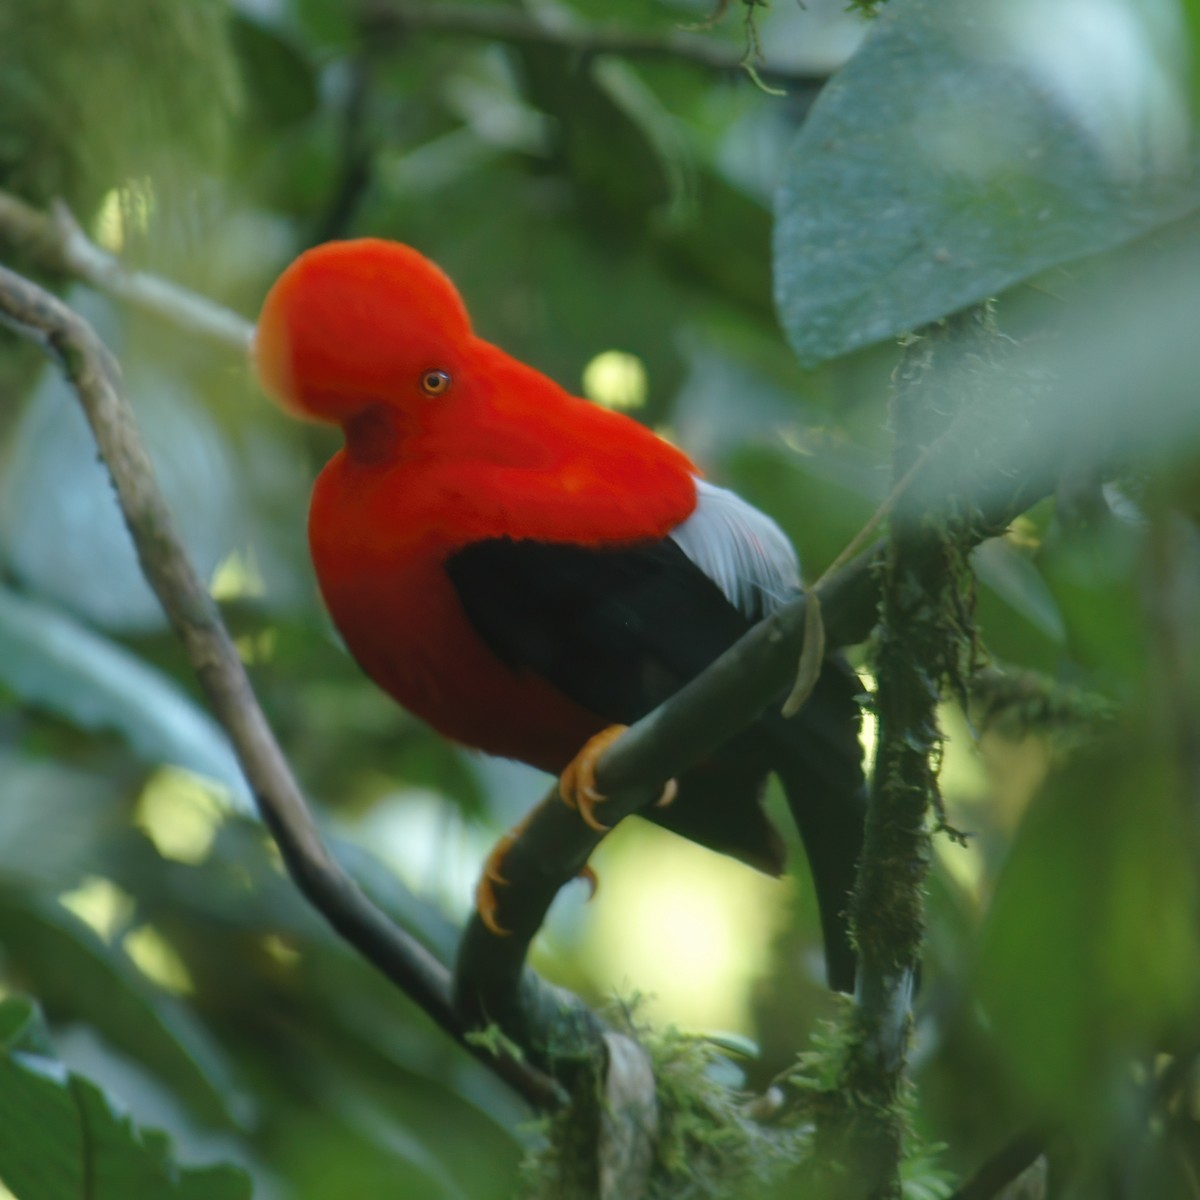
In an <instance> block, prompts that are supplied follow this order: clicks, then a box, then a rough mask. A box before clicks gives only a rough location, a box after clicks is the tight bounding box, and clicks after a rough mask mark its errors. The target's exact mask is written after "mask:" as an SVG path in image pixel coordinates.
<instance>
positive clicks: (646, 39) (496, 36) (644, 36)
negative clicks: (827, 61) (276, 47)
mask: <svg viewBox="0 0 1200 1200" xmlns="http://www.w3.org/2000/svg"><path fill="white" fill-rule="evenodd" d="M360 12H361V14H362V20H363V25H364V27H365V28H366V29H368V30H370V31H372V32H375V33H387V34H401V35H403V34H406V33H440V34H450V35H454V36H458V37H477V38H486V39H488V40H489V41H495V42H507V43H508V44H510V45H514V46H553V47H556V48H557V49H559V50H564V51H567V52H570V53H575V54H581V55H585V56H588V55H596V54H619V55H621V56H622V57H624V58H648V59H656V58H657V59H665V60H669V61H674V62H679V63H685V64H688V65H691V66H694V67H699V68H701V69H703V70H709V71H741V70H743V69H744V68H745V66H746V63H747V61H748V59H747V55H748V51H747V50H745V49H740V48H738V47H736V46H731V45H729V44H728V43H726V42H721V41H718V40H717V39H715V38H712V37H705V36H703V35H702V34H699V33H692V32H689V31H687V30H682V29H677V30H672V31H671V32H670V33H634V32H631V31H629V30H623V29H613V28H596V27H592V26H587V25H582V24H579V23H577V22H575V21H571V22H566V21H555V22H553V23H551V22H549V21H547V20H546V19H545V18H544V17H540V16H537V15H535V14H533V13H529V12H524V11H522V10H520V9H515V8H498V7H496V6H493V5H477V4H454V3H449V4H443V3H438V4H428V3H413V0H365V2H364V4H363V5H362V7H361V9H360ZM757 72H758V74H759V75H762V76H764V77H769V78H771V79H772V80H777V81H781V82H789V81H790V82H794V83H801V84H806V85H808V86H810V87H820V86H821V85H822V84H823V83H824V82H825V81H826V79H827V78H828V77H829V76H828V72H826V71H818V70H813V69H811V68H804V67H796V66H791V67H780V66H775V67H771V66H768V65H761V66H758V67H757Z"/></svg>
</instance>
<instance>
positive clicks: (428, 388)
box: [421, 371, 450, 396]
mask: <svg viewBox="0 0 1200 1200" xmlns="http://www.w3.org/2000/svg"><path fill="white" fill-rule="evenodd" d="M449 386H450V373H449V372H448V371H426V372H425V374H424V375H422V376H421V391H423V392H424V393H425V395H427V396H440V395H441V394H442V393H443V392H444V391H445V390H446V389H447V388H448V387H449Z"/></svg>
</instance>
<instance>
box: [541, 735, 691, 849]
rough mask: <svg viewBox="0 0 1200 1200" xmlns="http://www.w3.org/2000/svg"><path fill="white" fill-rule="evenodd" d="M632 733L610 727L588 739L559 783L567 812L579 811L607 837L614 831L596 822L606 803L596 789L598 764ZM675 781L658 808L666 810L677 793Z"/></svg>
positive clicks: (664, 792) (594, 827) (667, 789)
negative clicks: (617, 742)
mask: <svg viewBox="0 0 1200 1200" xmlns="http://www.w3.org/2000/svg"><path fill="white" fill-rule="evenodd" d="M628 729H629V726H628V725H610V726H609V727H608V728H607V729H602V730H601V731H600V732H599V733H598V734H596V735H595V736H594V737H591V738H589V739H588V741H587V743H586V744H585V745H584V747H583V749H582V750H580V751H579V753H578V754H577V755H575V757H574V758H573V759H572V760H571V762H570V763H569V764H568V765H567V769H566V770H565V771H563V773H562V776H561V777H560V778H559V781H558V794H559V795H560V796H561V797H562V800H563V803H564V804H565V805H566V806H567V807H568V808H574V809H576V810H578V812H579V815H580V816H581V817H582V818H583V823H584V824H585V825H586V826H587V827H588V828H589V829H594V830H595V831H596V832H597V833H607V832H608V830H609V829H611V828H612V826H610V825H605V824H604V823H603V822H601V821H599V820H597V818H596V805H597V804H601V803H603V801H604V795H603V794H602V793H601V792H600V791H599V789H598V788H597V787H596V764H597V763H598V762H599V761H600V756H601V755H602V754H603V753H604V752H605V750H607V749H608V748H609V746H611V745H612V744H613V742H615V741H616V740H617V739H618V738H619V737H620V736H621V735H622V734H623V733H625V732H626V731H627V730H628ZM678 791H679V788H678V786H677V785H676V783H675V780H673V779H671V780H668V781H667V785H666V786H665V787H664V788H663V794H662V796H661V797H659V799H658V801H657V803H656V807H657V808H666V806H667V805H668V804H670V803H671V802H672V801H673V800H674V799H675V796H676V794H677V793H678Z"/></svg>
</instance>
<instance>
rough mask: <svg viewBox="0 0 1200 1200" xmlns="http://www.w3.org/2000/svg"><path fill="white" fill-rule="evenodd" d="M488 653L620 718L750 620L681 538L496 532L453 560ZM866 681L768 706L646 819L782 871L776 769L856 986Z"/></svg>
mask: <svg viewBox="0 0 1200 1200" xmlns="http://www.w3.org/2000/svg"><path fill="white" fill-rule="evenodd" d="M446 571H447V573H448V575H449V577H450V579H451V581H452V583H453V585H454V588H455V590H456V592H457V594H458V597H459V600H460V601H461V602H462V605H463V608H464V609H465V611H466V615H467V617H468V619H469V620H470V622H471V624H472V625H473V626H474V628H475V629H476V631H477V632H478V633H479V635H480V636H481V637H482V638H483V640H484V642H486V643H487V645H488V647H489V648H490V649H491V651H492V652H493V653H494V654H495V655H496V656H497V657H498V658H500V659H501V660H503V661H504V662H506V663H507V664H508V665H509V666H510V667H512V668H513V669H514V670H528V671H533V672H535V673H536V674H538V675H539V676H541V677H542V678H544V679H546V680H547V681H548V682H550V683H551V684H553V685H554V686H555V687H556V688H558V689H559V691H561V692H562V693H563V694H564V695H566V696H568V697H569V698H570V699H571V700H573V701H575V702H576V703H577V704H580V705H582V706H583V707H584V708H586V709H588V710H590V711H591V712H594V713H595V714H596V715H597V717H599V718H601V719H602V720H604V721H607V722H610V723H621V724H632V723H633V722H634V721H636V720H637V719H638V718H640V717H642V716H644V715H645V714H646V713H648V712H649V711H650V710H651V709H653V708H655V707H657V706H658V705H659V704H661V703H662V702H663V701H664V700H666V699H667V698H668V697H669V696H671V695H672V694H674V693H675V692H676V691H678V690H679V688H680V687H682V686H683V685H684V684H685V683H687V682H688V681H689V680H690V679H692V678H694V677H695V676H696V675H698V674H699V673H700V672H701V671H703V670H704V668H705V667H707V666H708V665H709V664H710V663H711V662H713V661H714V660H715V659H716V658H718V657H719V656H720V655H721V654H722V653H723V652H724V651H725V650H726V649H728V647H729V646H730V645H732V644H733V642H735V641H736V640H737V639H738V638H739V637H740V636H741V635H742V634H743V633H745V632H746V630H747V629H748V628H749V627H750V625H751V621H750V619H749V617H748V616H747V615H744V614H743V613H742V612H740V611H739V610H738V608H736V607H735V606H734V603H733V602H732V601H731V600H730V599H728V598H727V596H726V592H725V591H724V590H723V589H722V587H721V586H719V585H718V584H717V583H716V582H714V580H713V579H712V578H711V577H710V576H709V575H708V574H707V573H706V571H705V570H703V569H702V568H701V567H700V566H698V565H697V564H696V563H695V562H694V561H693V559H692V558H691V557H689V554H688V553H687V552H685V550H684V549H683V548H682V547H681V546H680V545H679V543H678V542H677V541H675V540H674V539H673V538H664V539H662V540H660V541H653V542H644V543H637V544H634V545H625V546H616V547H604V548H600V547H595V546H577V545H570V544H562V543H550V542H540V541H523V540H513V539H509V538H496V539H491V540H486V541H481V542H476V543H474V544H472V545H470V546H467V547H465V548H463V549H462V550H459V551H458V552H457V553H456V554H455V555H453V557H451V558H450V559H449V561H448V562H447V564H446ZM858 690H859V689H858V683H857V680H856V679H855V677H854V675H853V672H850V671H849V669H848V668H846V667H845V664H844V663H841V662H840V661H836V660H835V661H834V662H831V663H829V664H827V667H826V669H825V671H823V672H822V675H821V678H820V680H819V681H818V684H817V687H816V688H815V690H814V692H813V695H812V696H811V697H810V698H809V700H808V702H807V703H806V704H805V705H804V707H803V708H802V709H801V711H800V713H799V714H798V715H797V716H796V717H794V718H792V719H790V720H788V721H786V722H784V721H783V719H782V718H781V717H779V716H778V714H777V713H768V714H765V715H764V717H763V718H762V719H760V720H759V721H758V722H757V723H756V724H755V725H754V726H752V727H751V728H749V729H747V730H746V731H745V732H743V733H742V734H740V735H738V736H737V737H735V738H733V739H732V740H731V741H729V742H728V743H726V744H725V745H723V746H721V747H720V748H719V749H718V750H717V751H716V752H715V753H713V754H712V755H710V756H708V757H707V759H705V760H704V761H702V762H700V763H699V764H698V765H697V766H696V767H695V768H693V769H692V770H690V771H688V772H687V773H686V774H685V775H684V776H683V777H681V778H680V780H679V798H678V799H677V800H676V802H675V803H674V804H672V805H670V806H669V807H668V808H665V809H656V810H652V811H651V812H648V813H647V814H646V815H647V816H648V817H649V818H650V819H651V820H653V821H655V822H656V823H658V824H660V825H663V826H665V827H666V828H668V829H672V830H674V831H675V832H676V833H679V834H682V835H683V836H685V837H688V838H691V839H692V840H693V841H697V842H699V843H701V844H702V845H705V846H708V847H710V848H711V849H714V850H717V851H720V852H722V853H725V854H730V855H733V856H734V857H736V858H740V859H742V860H743V861H745V862H748V863H750V864H751V865H753V866H756V867H758V868H759V869H761V870H764V871H767V872H769V873H772V874H778V873H779V872H780V871H781V870H782V869H783V862H784V850H783V843H782V840H781V839H780V837H779V834H778V832H777V831H776V830H775V829H774V827H773V826H772V825H771V823H770V822H769V821H768V819H767V817H766V815H765V814H764V812H763V810H762V807H761V805H760V803H759V801H760V800H761V796H762V792H763V787H764V784H765V781H766V777H767V775H768V773H769V772H770V771H772V770H775V771H778V772H779V774H780V777H781V779H782V781H783V784H784V787H785V790H786V792H787V795H788V801H789V806H790V808H791V810H792V812H793V815H794V816H795V818H796V821H797V823H798V825H799V826H800V829H801V833H802V836H803V839H804V843H805V849H806V851H807V854H808V858H809V861H810V864H811V867H812V872H813V880H814V884H815V886H816V891H817V898H818V903H819V906H820V910H821V918H822V924H823V926H824V930H825V941H826V960H827V963H828V970H829V977H830V982H831V984H832V985H833V986H835V987H837V988H840V989H843V990H849V989H850V988H851V987H852V985H853V978H854V953H853V949H852V947H851V944H850V939H849V934H848V932H847V925H846V918H845V911H846V908H847V905H848V901H849V895H848V894H849V889H850V888H851V886H852V885H853V880H854V867H855V863H856V861H857V858H858V854H859V850H860V848H861V844H862V823H863V814H864V811H865V793H864V790H863V784H862V765H861V753H860V750H859V746H858V716H859V714H858V708H857V704H856V702H855V694H856V693H857V691H858Z"/></svg>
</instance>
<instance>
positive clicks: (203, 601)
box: [0, 267, 557, 1105]
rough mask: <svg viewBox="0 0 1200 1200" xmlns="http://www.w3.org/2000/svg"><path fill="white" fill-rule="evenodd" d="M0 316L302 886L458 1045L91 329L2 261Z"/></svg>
mask: <svg viewBox="0 0 1200 1200" xmlns="http://www.w3.org/2000/svg"><path fill="white" fill-rule="evenodd" d="M0 318H3V319H4V320H5V322H6V323H7V324H9V325H10V326H12V327H13V328H14V329H15V330H16V331H17V332H18V333H20V334H21V335H22V336H24V337H26V338H29V339H30V340H32V341H36V342H38V343H40V344H41V345H42V346H43V348H44V349H45V350H46V352H47V353H48V354H50V355H51V356H52V357H53V358H55V359H56V360H57V361H58V362H59V364H60V365H61V367H62V369H63V371H64V373H65V374H66V376H67V379H68V381H69V382H70V384H71V386H72V387H73V388H74V389H75V392H76V395H77V396H78V398H79V401H80V404H81V405H82V407H83V409H84V413H85V415H86V416H87V420H88V423H89V425H90V426H91V428H92V433H93V435H94V436H95V438H96V444H97V446H98V447H99V449H100V454H101V457H102V458H103V459H104V461H105V463H106V464H107V466H108V469H109V472H110V474H111V475H112V479H113V484H114V486H115V487H116V491H117V498H118V501H119V503H120V505H121V511H122V512H123V514H124V516H125V521H126V524H127V525H128V526H129V531H130V533H131V534H132V536H133V540H134V544H135V545H136V547H137V552H138V558H139V560H140V562H141V566H142V571H143V572H144V573H145V576H146V579H147V580H148V581H149V583H150V585H151V587H153V589H154V591H155V594H156V595H157V596H158V599H159V602H160V603H161V604H162V606H163V609H164V610H165V611H166V613H167V616H168V617H169V618H170V621H171V624H172V626H173V627H174V629H175V632H176V634H177V635H178V637H179V638H180V640H181V641H182V642H183V644H184V647H185V648H186V650H187V655H188V661H189V662H190V663H191V664H192V667H193V669H194V670H195V672H196V674H197V676H198V677H199V679H200V682H201V684H202V685H203V687H204V690H205V693H206V694H207V696H208V700H209V703H210V704H211V705H212V708H213V711H214V713H215V714H216V716H217V719H218V720H219V721H220V722H221V724H222V725H223V726H224V728H225V730H226V732H227V733H228V734H229V736H230V739H231V741H232V742H233V746H234V749H235V751H236V752H237V756H238V760H239V762H240V763H241V766H242V770H243V771H244V772H245V775H246V779H247V781H248V782H249V784H250V788H251V790H252V791H253V793H254V796H255V800H256V802H257V804H258V808H259V812H260V813H261V814H262V818H263V821H264V822H265V823H266V825H267V827H268V828H269V829H270V830H271V833H272V834H273V835H274V837H275V840H276V842H277V843H278V845H279V849H280V851H281V852H282V854H283V858H284V861H285V863H286V864H287V868H288V871H289V872H290V873H291V876H292V878H293V879H294V880H295V882H296V885H297V886H298V887H299V889H300V891H301V892H302V893H303V894H304V896H305V897H306V898H307V899H308V901H309V902H310V903H311V904H312V905H313V906H314V907H315V908H316V909H318V910H319V911H320V912H321V914H322V915H323V916H324V917H325V918H326V920H328V921H329V923H330V924H331V925H332V926H333V928H334V929H335V930H336V931H337V932H338V933H339V934H340V935H341V936H342V937H343V938H345V939H346V941H348V942H349V943H350V944H351V945H352V946H354V947H355V948H356V949H357V950H358V951H359V953H361V954H362V955H363V957H364V958H366V959H367V960H368V961H369V962H370V963H372V964H373V965H374V966H376V967H377V968H379V970H380V971H382V972H383V973H384V974H385V975H386V976H387V977H388V978H389V979H391V980H392V981H393V982H394V983H395V984H396V985H397V986H398V987H399V988H400V989H401V990H402V991H403V992H405V993H406V994H407V995H408V996H410V997H411V998H412V999H413V1000H414V1001H415V1002H416V1003H417V1004H418V1005H419V1006H420V1007H421V1008H422V1009H424V1010H425V1012H426V1013H428V1014H429V1016H430V1017H432V1018H433V1020H434V1021H436V1022H437V1024H439V1025H440V1026H441V1027H442V1028H443V1029H444V1030H445V1031H446V1032H447V1033H449V1034H450V1035H451V1036H452V1037H453V1038H455V1039H456V1040H458V1041H459V1042H464V1040H465V1037H466V1033H467V1030H466V1029H465V1028H464V1026H463V1024H462V1022H461V1021H460V1020H459V1019H458V1017H457V1015H456V1013H455V1011H454V1008H453V1006H452V1004H451V998H450V986H451V985H450V973H449V972H448V971H447V969H446V967H445V966H444V965H443V964H442V963H440V962H439V961H438V960H437V959H436V958H435V957H434V956H433V955H432V954H431V953H430V952H429V951H428V950H426V949H425V947H424V946H422V945H421V944H420V943H419V942H418V941H417V940H416V939H415V938H413V937H412V936H411V935H410V934H409V933H407V932H406V931H405V930H403V929H401V928H400V927H399V926H397V925H395V924H393V923H392V921H391V920H390V919H389V918H388V917H387V916H386V915H385V914H384V913H383V912H382V911H381V910H380V909H379V908H377V907H376V906H375V905H374V904H373V903H372V902H371V900H370V899H368V897H367V896H366V895H365V894H364V893H363V892H362V890H361V889H360V888H359V887H358V885H357V883H355V882H354V880H353V879H351V878H350V876H349V875H347V874H346V872H345V871H344V870H343V869H342V868H341V867H340V866H339V865H338V863H337V862H336V861H335V860H334V859H333V857H332V856H331V855H330V853H329V851H328V850H327V848H326V847H325V844H324V842H323V841H322V839H321V835H320V832H319V831H318V829H317V827H316V824H315V823H314V821H313V819H312V816H311V814H310V813H309V811H308V808H307V806H306V805H305V803H304V799H303V797H302V796H301V794H300V790H299V788H298V787H297V785H296V781H295V779H294V778H293V776H292V772H291V768H290V767H289V765H288V762H287V760H286V758H284V755H283V752H282V751H281V750H280V748H279V744H278V742H276V740H275V737H274V734H273V733H272V732H271V729H270V727H269V726H268V724H267V721H266V718H265V717H264V716H263V713H262V709H261V708H259V705H258V701H257V700H256V698H255V696H254V693H253V691H252V690H251V687H250V681H249V679H248V678H247V677H246V672H245V669H244V668H243V666H242V662H241V659H240V658H239V657H238V653H237V651H236V650H235V649H234V646H233V643H232V641H231V640H230V638H229V634H228V633H227V632H226V630H225V627H224V625H223V624H222V622H221V618H220V615H219V613H218V612H217V609H216V605H215V604H214V603H213V601H212V598H211V597H210V596H209V594H208V592H207V590H206V589H205V587H204V584H203V583H202V582H201V580H200V578H199V577H198V576H197V574H196V572H195V571H194V569H193V568H192V565H191V563H190V562H189V561H188V559H187V555H186V553H185V552H184V550H183V547H182V545H181V543H180V541H179V537H178V535H177V534H176V532H175V524H174V520H173V518H172V516H171V514H170V512H169V511H168V510H167V507H166V505H165V503H164V502H163V498H162V494H161V493H160V492H159V490H158V485H157V484H156V482H155V479H154V469H153V467H152V466H151V463H150V460H149V458H148V456H147V454H146V450H145V447H144V446H143V444H142V442H141V438H140V437H139V435H138V432H137V429H136V428H135V425H134V420H133V413H132V411H131V410H130V407H129V404H128V402H127V401H126V399H125V397H124V396H123V395H122V394H121V391H120V388H119V383H118V375H119V372H118V368H117V366H116V363H115V362H114V361H113V359H112V357H111V355H110V354H109V353H108V351H107V350H106V349H105V347H104V346H103V345H102V343H101V342H100V340H99V338H97V336H96V334H95V332H94V331H93V330H92V328H91V327H90V326H89V325H88V324H87V322H86V321H84V320H83V319H82V318H81V317H79V316H78V315H77V314H76V313H74V312H73V311H72V310H71V309H69V308H68V307H67V306H66V305H64V304H62V303H61V302H60V301H59V300H57V299H55V298H54V297H53V296H51V295H50V294H49V293H48V292H46V291H44V290H43V289H42V288H39V287H37V286H36V285H34V284H32V283H30V282H29V281H28V280H26V279H24V278H22V277H21V276H20V275H17V274H15V273H14V272H12V271H9V270H7V269H6V268H4V267H0ZM475 1053H476V1054H477V1055H478V1056H479V1057H480V1058H481V1059H482V1060H483V1061H485V1062H486V1063H487V1065H488V1066H490V1067H491V1068H492V1069H493V1070H495V1071H496V1072H497V1073H498V1074H500V1075H501V1077H502V1078H504V1079H505V1080H506V1081H507V1082H508V1083H510V1084H511V1085H512V1086H513V1087H514V1088H515V1089H516V1090H517V1091H518V1092H520V1093H521V1095H523V1096H524V1097H525V1098H526V1099H527V1100H529V1101H530V1102H531V1103H533V1104H537V1105H545V1104H547V1103H550V1102H553V1100H554V1099H555V1097H556V1096H557V1088H556V1086H555V1085H554V1083H553V1081H552V1080H550V1079H548V1078H547V1077H546V1076H545V1075H543V1074H542V1073H541V1072H540V1071H537V1070H536V1069H534V1068H532V1067H530V1066H529V1065H527V1064H526V1063H524V1062H522V1061H520V1059H519V1058H517V1057H514V1056H513V1055H511V1054H509V1053H507V1052H505V1051H503V1050H500V1051H499V1052H497V1053H495V1054H493V1053H492V1052H490V1051H485V1050H483V1049H482V1048H475Z"/></svg>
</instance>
